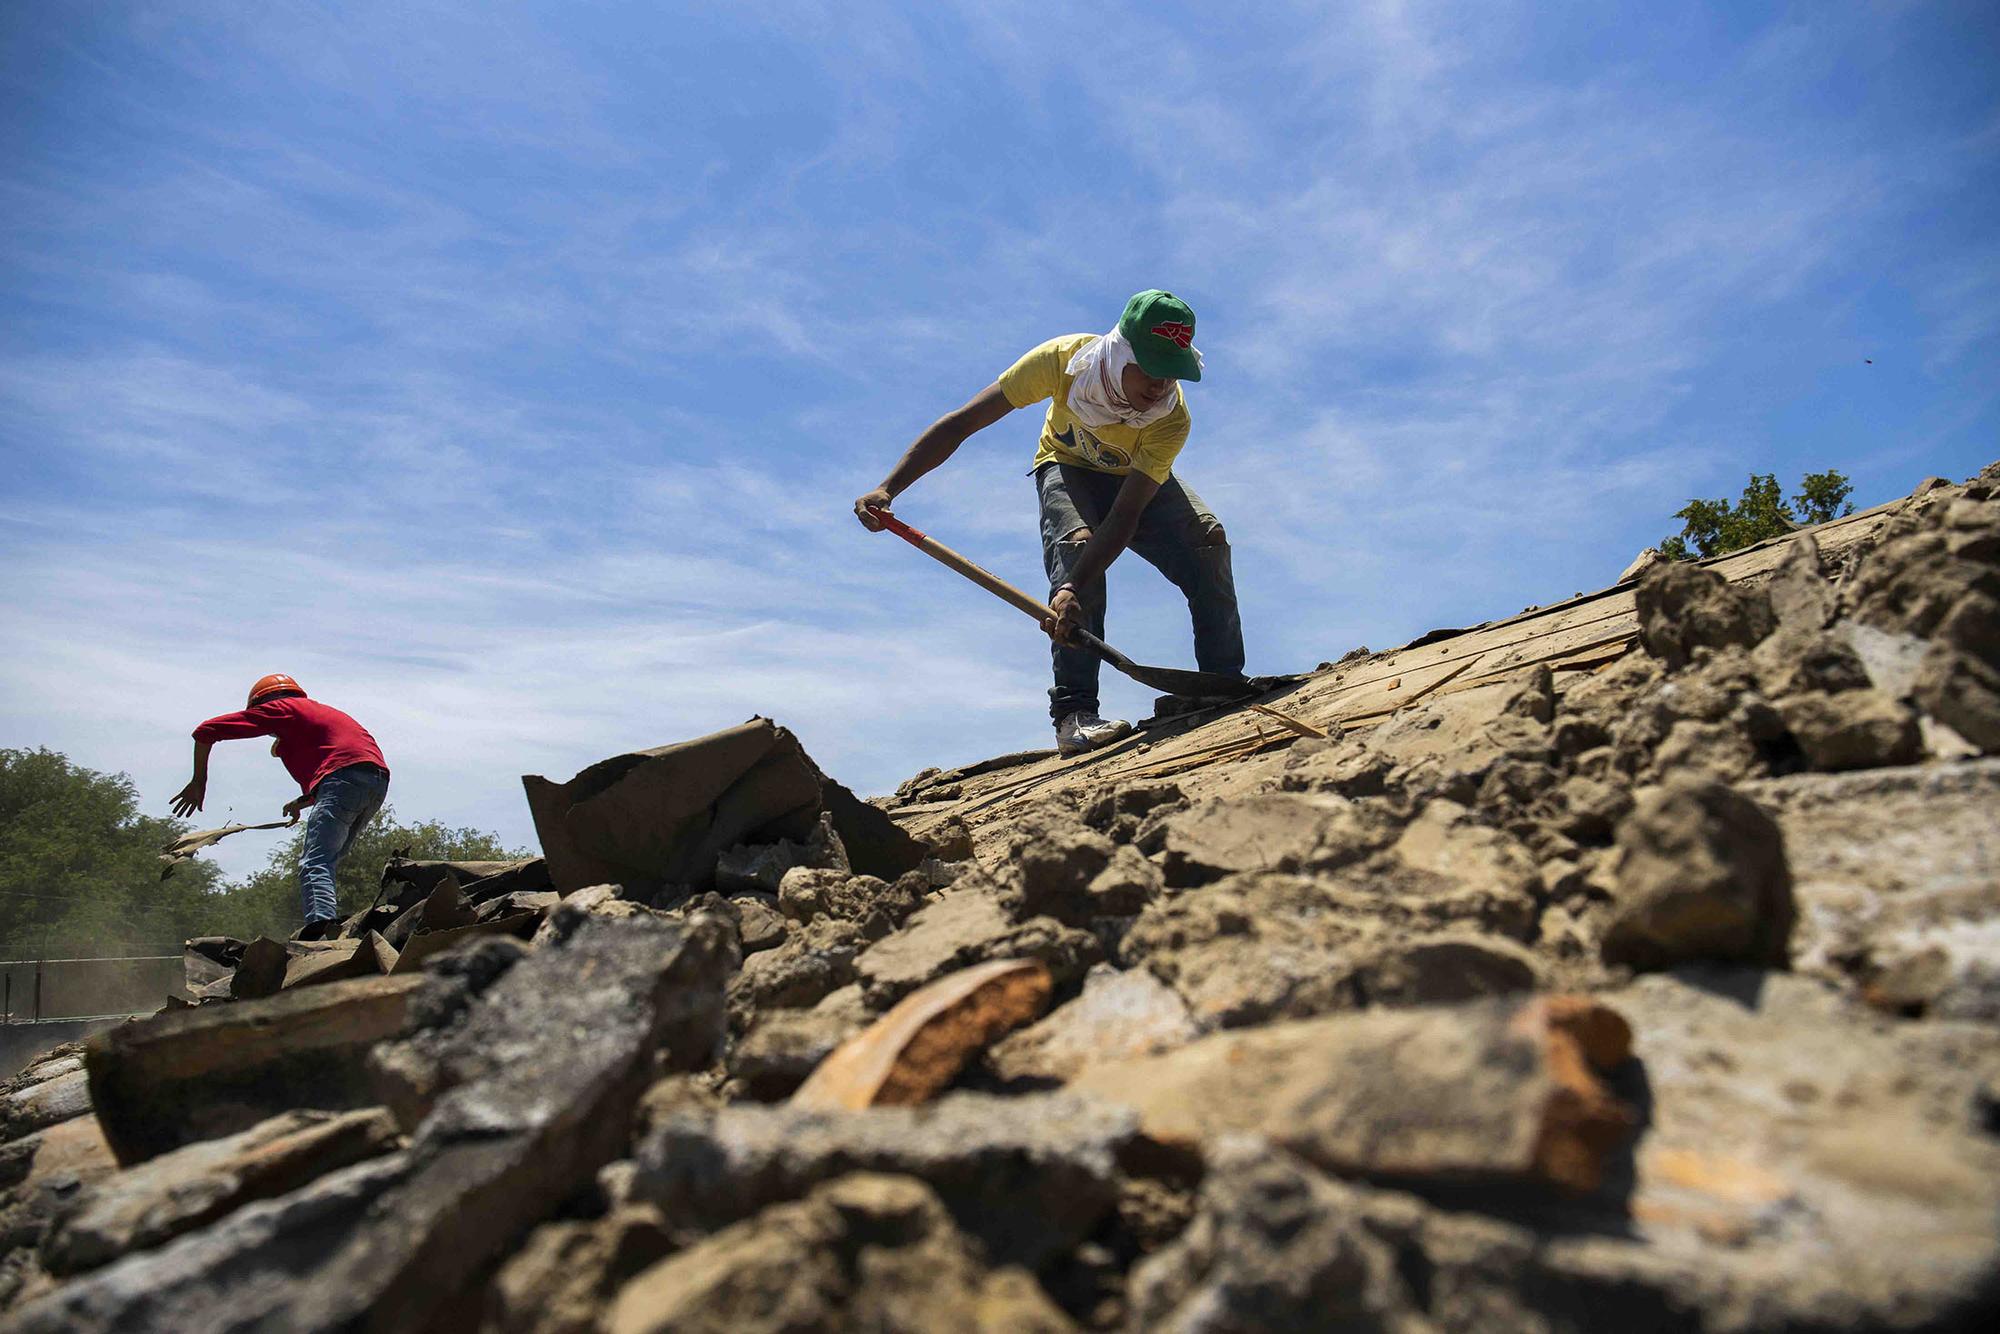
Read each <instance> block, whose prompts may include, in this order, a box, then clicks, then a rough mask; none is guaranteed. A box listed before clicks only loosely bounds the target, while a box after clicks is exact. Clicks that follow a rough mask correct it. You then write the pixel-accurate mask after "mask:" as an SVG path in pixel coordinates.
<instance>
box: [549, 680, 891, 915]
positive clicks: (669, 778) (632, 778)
mask: <svg viewBox="0 0 2000 1334" xmlns="http://www.w3.org/2000/svg"><path fill="white" fill-rule="evenodd" d="M521 782H522V785H523V786H524V787H525V788H526V789H527V794H528V806H529V809H530V810H531V812H532V813H533V815H534V819H535V832H536V834H537V836H539V838H540V839H541V843H542V851H543V853H544V854H545V855H546V856H547V857H548V863H549V874H550V876H551V878H552V879H553V880H554V882H555V887H556V888H557V889H558V890H560V891H562V892H564V893H570V892H572V891H574V890H578V889H582V888H583V887H585V886H587V885H594V884H602V883H607V882H610V883H618V884H623V885H625V886H626V887H627V889H628V890H636V891H638V892H639V893H640V894H642V895H643V894H650V893H652V892H655V891H657V890H659V889H661V888H663V887H666V886H670V885H682V886H691V887H693V888H695V889H709V888H713V887H714V883H715V874H716V862H717V858H718V857H719V856H720V855H721V854H722V853H723V852H724V851H725V850H726V849H728V848H731V847H734V846H735V845H737V844H740V843H776V842H779V841H780V840H790V841H792V842H804V841H805V840H806V839H808V838H809V837H810V836H811V834H812V832H813V830H814V828H815V827H816V826H817V825H818V823H819V818H820V815H821V813H822V812H824V813H826V814H827V815H828V816H829V817H830V819H831V822H832V828H833V832H834V833H836V834H837V835H839V838H840V843H841V845H842V847H843V848H844V849H845V851H846V855H847V857H848V860H849V862H850V863H851V865H852V867H853V869H854V870H856V871H859V872H862V873H864V874H868V875H878V876H881V877H883V878H885V879H891V880H893V879H894V878H895V877H897V876H899V875H901V874H903V873H904V872H905V871H909V870H913V869H914V868H915V867H916V865H917V863H918V862H920V861H922V860H923V856H924V851H925V849H924V845H923V844H921V843H919V842H917V841H916V840H915V839H913V838H911V837H910V836H909V835H908V834H905V833H904V832H903V831H902V830H901V829H899V828H897V827H896V825H895V823H894V822H893V821H891V820H890V819H889V817H888V816H887V815H885V814H883V813H882V812H881V811H880V810H878V809H876V808H875V807H873V806H871V805H869V804H868V803H866V802H864V801H861V800H859V799H858V798H856V797H855V795H854V794H853V793H852V792H849V791H848V790H847V789H846V788H844V787H842V786H841V785H840V784H839V783H836V782H834V781H833V780H832V779H830V778H828V777H827V776H826V775H824V774H823V773H821V772H820V771H819V768H818V767H817V766H816V765H814V764H813V762H812V761H811V759H809V758H808V757H807V755H806V753H805V751H804V749H803V748H802V747H801V746H800V745H799V743H798V739H797V738H796V737H794V736H793V735H792V734H791V733H790V732H789V731H787V730H786V729H784V728H782V727H779V726H778V725H777V724H775V723H773V722H772V721H771V720H770V719H768V718H753V719H751V720H750V721H749V722H747V723H744V724H742V725H741V726H739V727H732V728H730V729H728V730H727V731H723V732H717V733H715V734H713V735H711V736H705V737H700V738H698V739H696V740H693V741H684V742H681V743H679V744H677V745H672V746H662V747H660V748H658V749H656V750H642V751H634V752H632V753H630V754H626V755H618V756H613V757H612V758H611V759H608V760H601V761H599V762H598V763H596V764H594V765H591V766H590V767H589V768H588V769H585V770H584V771H583V772H582V773H580V774H578V775H577V776H576V777H575V778H572V779H571V780H569V781H568V782H567V783H553V782H550V781H549V780H548V779H546V778H539V777H536V776H533V775H529V776H527V777H524V778H523V779H522V780H521Z"/></svg>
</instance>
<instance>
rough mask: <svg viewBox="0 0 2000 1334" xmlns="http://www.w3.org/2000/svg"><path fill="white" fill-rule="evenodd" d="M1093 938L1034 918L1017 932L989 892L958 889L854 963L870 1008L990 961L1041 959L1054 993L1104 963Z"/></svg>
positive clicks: (994, 891) (998, 898)
mask: <svg viewBox="0 0 2000 1334" xmlns="http://www.w3.org/2000/svg"><path fill="white" fill-rule="evenodd" d="M1102 953H1103V949H1102V947H1101V946H1100V945H1099V944H1098V942H1097V938H1096V937H1095V936H1092V935H1089V934H1088V933H1086V932H1082V931H1078V930H1075V929H1073V928H1070V927H1066V926H1064V925H1062V924H1061V923H1060V922H1057V921H1056V920H1055V919H1053V918H1048V917H1037V918H1030V919H1029V920H1028V921H1026V922H1023V923H1021V924H1019V925H1016V924H1015V923H1014V922H1013V920H1012V919H1011V917H1010V916H1009V914H1008V909H1007V905H1006V903H1005V901H1004V897H1003V896H1002V895H1001V893H1000V892H999V891H998V890H997V889H994V888H993V887H991V886H987V885H978V884H975V885H972V886H969V887H967V886H960V887H957V888H954V889H952V890H950V891H948V892H947V893H946V894H945V895H944V896H943V897H942V898H940V899H938V900H936V901H935V902H933V903H930V904H927V905H925V906H924V907H923V908H922V909H921V910H919V911H918V912H917V913H916V914H915V915H914V916H913V917H911V918H910V920H909V921H908V922H907V923H905V924H904V926H903V929H902V930H901V931H899V932H897V933H896V934H895V935H892V936H889V937H887V938H885V939H883V940H879V941H877V942H875V943H874V944H873V945H870V946H869V947H868V949H867V950H866V951H864V952H863V953H862V954H861V955H860V957H858V958H857V959H856V960H855V961H854V969H855V974H856V976H857V978H858V979H859V980H860V982H861V986H862V991H863V993H864V994H865V995H866V996H867V998H868V1003H869V1005H870V1006H871V1007H875V1008H878V1009H879V1008H882V1007H885V1006H888V1005H892V1004H894V1003H895V1002H896V1001H898V1000H901V999H902V998H903V997H904V996H907V995H908V994H909V993H910V992H912V991H914V990H916V989H917V988H918V987H920V986H922V985H924V984H925V983H926V982H930V981H933V980H935V979H936V978H939V977H942V976H944V975H945V974H946V973H948V972H952V971H955V970H956V969H959V968H964V967H966V966H968V965H970V964H975V963H980V962H983V961H985V960H987V959H1013V958H1029V959H1038V960H1040V961H1041V962H1042V963H1044V964H1046V965H1047V966H1048V968H1049V972H1050V974H1051V975H1052V976H1053V977H1054V979H1055V981H1056V984H1057V985H1058V986H1060V985H1062V984H1064V983H1067V982H1069V981H1072V980H1074V979H1076V978H1079V977H1081V976H1082V975H1083V972H1084V970H1085V969H1087V968H1088V967H1090V965H1091V964H1093V963H1095V962H1096V961H1097V960H1098V959H1099V958H1100V957H1102Z"/></svg>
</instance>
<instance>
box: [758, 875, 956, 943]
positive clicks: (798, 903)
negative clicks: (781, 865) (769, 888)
mask: <svg viewBox="0 0 2000 1334" xmlns="http://www.w3.org/2000/svg"><path fill="white" fill-rule="evenodd" d="M923 901H924V895H923V890H922V888H921V887H920V886H919V885H918V883H917V882H916V880H914V879H912V878H908V877H904V878H900V879H898V880H897V881H896V882H895V883H894V884H889V883H887V882H885V881H882V880H878V879H876V878H875V877H874V876H872V875H848V874H846V873H845V872H841V871H829V870H822V869H819V868H815V867H803V866H802V867H799V868H798V869H796V870H792V871H788V872H786V873H785V878H784V879H783V880H782V881H781V882H780V883H779V885H778V911H779V912H781V913H783V914H784V915H785V916H786V917H788V918H790V919H791V920H793V921H795V922H811V921H814V920H816V919H818V918H822V917H832V918H838V919H840V920H841V921H847V922H854V923H856V924H857V925H858V926H860V927H861V930H862V934H863V935H865V936H866V937H867V938H868V939H870V940H879V939H881V938H882V937H883V936H886V935H888V934H889V933H890V932H891V931H893V930H895V929H896V928H897V927H898V926H900V925H902V923H903V922H904V920H905V919H907V918H908V917H909V915H910V914H911V913H913V912H915V911H916V910H917V908H918V907H919V906H921V905H922V903H923Z"/></svg>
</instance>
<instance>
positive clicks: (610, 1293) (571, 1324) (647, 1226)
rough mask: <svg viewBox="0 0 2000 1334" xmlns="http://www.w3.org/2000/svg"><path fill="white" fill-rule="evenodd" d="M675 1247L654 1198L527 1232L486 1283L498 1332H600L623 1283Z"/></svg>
mask: <svg viewBox="0 0 2000 1334" xmlns="http://www.w3.org/2000/svg"><path fill="white" fill-rule="evenodd" d="M672 1251H673V1242H672V1240H671V1239H670V1237H669V1236H668V1233H667V1226H666V1220H665V1219H664V1218H662V1217H661V1216H660V1211H659V1210H658V1209H655V1208H654V1207H653V1206H652V1205H650V1204H636V1205H626V1206H622V1207H620V1208H617V1209H613V1210H612V1211H611V1212H610V1213H609V1214H607V1215H606V1216H605V1217H603V1218H599V1219H592V1220H590V1221H588V1222H569V1223H548V1224H545V1225H543V1226H541V1227H538V1228H536V1229H535V1230H534V1231H533V1232H531V1233H529V1234H528V1240H527V1241H526V1243H525V1244H523V1245H522V1247H521V1249H520V1250H519V1251H517V1252H516V1253H515V1254H514V1255H513V1257H512V1258H511V1259H509V1260H508V1261H507V1263H506V1264H504V1265H502V1266H501V1268H500V1272H499V1273H498V1274H496V1275H494V1277H493V1282H492V1284H491V1285H490V1286H489V1288H488V1289H487V1300H486V1323H485V1324H484V1325H482V1326H481V1327H482V1328H484V1329H489V1330H492V1331H494V1334H597V1330H598V1317H599V1316H600V1315H601V1314H603V1313H604V1311H605V1308H606V1307H608V1306H609V1305H610V1303H611V1301H612V1299H613V1298H615V1297H616V1296H617V1295H618V1290H619V1289H620V1288H622V1287H624V1286H625V1284H626V1283H627V1282H629V1281H630V1280H631V1279H633V1278H636V1277H637V1276H638V1275H639V1274H640V1273H642V1272H644V1271H645V1270H647V1269H649V1268H650V1267H651V1266H653V1265H654V1264H656V1263H658V1262H659V1261H661V1260H663V1259H665V1258H666V1257H667V1256H668V1255H669V1254H671V1253H672Z"/></svg>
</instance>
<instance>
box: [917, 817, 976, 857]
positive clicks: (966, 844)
mask: <svg viewBox="0 0 2000 1334" xmlns="http://www.w3.org/2000/svg"><path fill="white" fill-rule="evenodd" d="M924 841H925V842H926V843H928V844H929V845H930V849H931V856H933V857H935V858H937V859H938V860H939V861H941V862H964V861H971V860H972V829H971V827H970V826H968V825H967V824H966V823H965V820H964V817H962V816H957V815H952V816H947V817H946V818H945V819H944V821H943V822H942V823H940V824H939V825H938V826H937V827H936V828H935V829H933V830H931V831H930V832H929V833H928V834H926V835H925V836H924Z"/></svg>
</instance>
